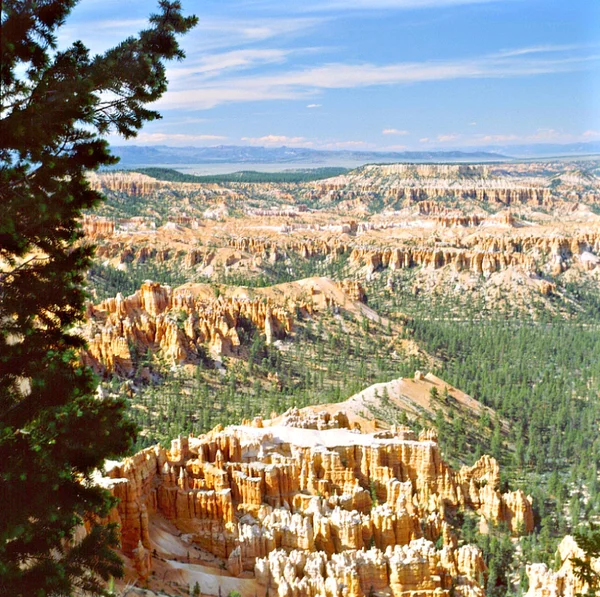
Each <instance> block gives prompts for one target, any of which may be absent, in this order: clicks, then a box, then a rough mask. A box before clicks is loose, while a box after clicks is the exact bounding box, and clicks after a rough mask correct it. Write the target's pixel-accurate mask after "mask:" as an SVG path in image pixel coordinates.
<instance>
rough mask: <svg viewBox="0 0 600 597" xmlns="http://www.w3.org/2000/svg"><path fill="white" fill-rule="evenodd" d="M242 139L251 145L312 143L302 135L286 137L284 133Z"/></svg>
mask: <svg viewBox="0 0 600 597" xmlns="http://www.w3.org/2000/svg"><path fill="white" fill-rule="evenodd" d="M241 140H242V141H246V143H250V144H251V145H298V144H302V145H305V146H307V145H312V142H310V141H307V140H306V139H305V138H304V137H287V136H286V135H265V136H264V137H242V139H241Z"/></svg>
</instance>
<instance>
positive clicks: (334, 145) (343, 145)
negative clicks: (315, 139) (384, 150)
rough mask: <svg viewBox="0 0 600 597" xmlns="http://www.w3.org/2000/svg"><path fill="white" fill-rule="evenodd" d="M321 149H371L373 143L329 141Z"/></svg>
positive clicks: (373, 145)
mask: <svg viewBox="0 0 600 597" xmlns="http://www.w3.org/2000/svg"><path fill="white" fill-rule="evenodd" d="M320 147H321V148H322V149H372V148H375V147H376V146H375V144H374V143H367V142H366V141H329V142H327V143H323V144H321V145H320Z"/></svg>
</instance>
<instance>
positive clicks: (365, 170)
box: [308, 164, 600, 207]
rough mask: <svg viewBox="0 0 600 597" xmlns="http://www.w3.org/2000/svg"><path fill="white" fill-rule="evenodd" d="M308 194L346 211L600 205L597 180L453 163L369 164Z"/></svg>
mask: <svg viewBox="0 0 600 597" xmlns="http://www.w3.org/2000/svg"><path fill="white" fill-rule="evenodd" d="M517 166H518V165H517ZM557 182H558V183H559V184H557ZM309 189H310V190H309V191H308V193H309V194H310V198H311V200H312V201H314V200H316V199H318V200H321V201H322V202H324V203H339V202H341V203H342V204H343V205H344V206H345V205H347V204H348V202H353V201H357V200H359V201H366V202H368V201H369V200H370V197H380V198H383V200H384V201H385V202H386V203H397V202H402V203H403V204H404V205H411V204H413V203H416V202H422V201H430V200H436V199H441V198H444V199H453V200H463V201H475V202H477V203H482V204H488V205H491V206H496V207H501V206H511V205H531V206H544V207H548V206H551V205H554V204H557V203H560V202H561V201H563V200H568V201H569V202H572V201H578V200H583V201H586V202H590V203H598V202H599V201H600V181H599V180H598V178H597V177H595V176H588V177H586V178H585V180H582V179H581V177H568V176H563V177H562V178H560V179H559V180H555V177H553V176H551V175H550V174H549V173H548V172H545V171H544V170H539V169H538V170H535V171H533V172H530V173H527V175H523V172H521V171H520V170H519V168H518V167H517V168H515V167H514V166H512V165H508V164H507V165H503V167H502V168H494V167H491V166H485V165H451V164H445V165H436V164H388V165H380V166H375V165H369V166H364V167H362V168H359V169H357V170H354V171H352V172H350V173H348V174H344V175H341V176H337V177H334V178H328V179H326V180H323V181H317V182H313V183H311V184H310V185H309Z"/></svg>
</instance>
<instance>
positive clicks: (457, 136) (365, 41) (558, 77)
mask: <svg viewBox="0 0 600 597" xmlns="http://www.w3.org/2000/svg"><path fill="white" fill-rule="evenodd" d="M182 3H183V6H184V10H185V12H187V13H191V12H193V13H195V14H196V15H197V16H198V17H199V19H200V23H199V25H198V27H197V28H196V29H195V30H194V31H193V32H191V33H190V34H188V35H187V36H186V37H185V38H184V39H183V40H182V45H183V47H184V48H185V51H186V53H187V58H186V60H185V61H184V62H181V63H176V64H172V65H170V66H169V69H168V74H169V80H170V85H169V91H168V92H167V94H166V95H165V96H164V97H163V98H162V99H161V100H160V101H159V102H157V104H156V107H157V108H158V109H159V110H160V111H161V113H162V114H163V117H164V118H163V120H161V121H159V122H156V123H151V124H149V125H147V126H146V127H145V128H144V130H143V131H142V132H141V133H140V135H139V136H138V138H137V139H135V140H134V141H132V143H134V144H164V145H174V146H175V145H197V146H200V145H221V144H223V145H265V146H281V145H288V146H302V147H314V148H318V149H367V150H389V149H392V150H399V151H401V150H404V149H447V148H448V149H449V148H457V147H468V146H484V145H511V144H521V143H538V142H540V143H541V142H551V143H570V142H577V141H595V140H600V0H295V1H293V2H291V1H288V0H229V1H228V0H203V1H198V0H182ZM153 8H154V5H153V3H150V2H148V0H82V1H81V3H80V4H79V6H78V7H77V8H76V9H75V11H74V13H73V15H72V16H71V18H70V19H69V21H68V23H67V25H66V26H65V27H64V28H63V30H62V32H61V36H60V39H61V42H62V43H63V44H65V43H68V42H70V41H73V40H74V39H82V40H83V41H84V42H85V43H86V44H87V45H88V46H89V47H90V48H91V49H92V50H93V51H95V52H99V51H102V50H103V49H106V48H108V47H110V46H111V45H114V44H115V43H117V42H118V41H119V40H121V39H122V38H123V37H125V36H127V35H129V34H131V33H134V32H136V31H137V30H139V29H140V28H142V27H144V24H145V19H146V18H147V16H148V13H149V12H151V11H152V10H153ZM111 141H113V142H114V143H116V144H122V143H123V141H121V140H119V139H117V138H113V139H111Z"/></svg>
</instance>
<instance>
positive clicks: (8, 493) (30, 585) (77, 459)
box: [0, 0, 196, 597]
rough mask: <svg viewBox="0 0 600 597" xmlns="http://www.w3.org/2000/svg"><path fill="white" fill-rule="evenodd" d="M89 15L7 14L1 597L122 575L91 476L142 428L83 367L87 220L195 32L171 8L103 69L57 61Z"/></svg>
mask: <svg viewBox="0 0 600 597" xmlns="http://www.w3.org/2000/svg"><path fill="white" fill-rule="evenodd" d="M76 4H77V0H35V1H34V0H4V2H2V4H1V5H0V6H1V9H2V19H1V31H0V92H1V94H0V205H1V206H2V214H1V216H0V503H1V504H2V515H1V516H0V594H2V595H11V596H16V597H19V596H23V597H30V596H34V595H35V596H36V597H42V596H45V595H58V594H60V595H71V594H72V593H73V591H74V590H76V589H81V590H85V591H88V592H89V593H92V594H105V591H104V589H103V588H102V587H103V582H102V580H106V579H107V578H108V577H109V576H110V575H114V576H119V575H120V574H121V573H122V563H121V561H120V559H119V558H118V556H117V555H116V554H115V552H114V551H113V550H112V549H111V548H113V547H115V546H116V545H117V535H116V529H115V527H114V525H113V526H111V525H108V526H102V525H99V524H98V517H102V516H105V515H106V514H107V513H108V511H109V509H110V507H111V506H112V505H113V504H114V502H113V500H112V499H111V498H110V494H109V493H108V492H107V491H106V490H105V489H102V488H100V487H98V486H97V485H95V484H94V483H93V479H92V473H93V471H94V470H95V469H96V468H98V467H101V466H102V465H103V462H104V460H105V459H106V458H108V457H114V456H116V455H119V454H122V453H123V452H124V450H126V449H127V448H128V446H129V445H130V443H131V440H132V438H133V436H134V428H133V425H132V424H131V423H129V422H127V421H126V420H125V418H124V411H125V402H124V401H123V400H111V399H101V398H96V397H95V396H94V394H93V392H94V389H95V380H94V378H93V376H92V374H91V372H90V371H89V370H87V369H85V368H83V367H82V366H81V364H80V361H79V360H78V352H79V351H80V350H81V348H82V347H83V346H84V342H83V340H82V339H81V337H80V336H79V335H78V334H77V332H76V326H77V325H78V324H79V323H80V321H81V320H82V317H83V307H84V301H85V292H84V289H83V280H84V273H85V270H86V269H87V268H88V267H89V264H90V259H91V256H92V254H93V248H92V247H91V246H89V245H86V244H85V243H84V242H83V240H82V232H81V226H80V224H79V220H80V218H81V215H82V210H85V209H89V208H91V207H93V206H94V205H96V204H97V203H98V202H99V201H100V200H101V199H102V196H101V195H100V194H99V193H98V192H96V191H94V190H92V189H91V188H90V185H89V183H88V181H87V179H86V171H87V170H90V169H92V170H93V169H97V168H98V167H100V166H103V165H109V164H114V163H115V162H116V161H117V160H116V159H115V158H114V157H112V156H111V155H110V152H109V149H108V144H107V142H106V141H105V140H104V139H102V135H104V134H106V133H109V132H116V133H118V134H120V135H122V136H124V137H132V136H135V134H136V132H137V131H138V130H139V129H140V128H141V127H142V125H143V124H144V122H147V121H151V120H155V119H157V118H159V117H160V115H159V114H158V113H157V112H155V111H152V110H148V109H147V108H146V107H145V106H146V104H148V103H149V102H152V101H155V100H156V99H158V98H159V97H161V95H162V94H163V93H164V92H165V90H166V85H167V81H166V77H165V66H164V62H165V61H167V60H173V59H181V58H183V56H184V55H183V52H182V50H181V49H180V48H179V45H178V42H177V36H178V35H179V34H183V33H185V32H187V31H188V30H189V29H190V28H191V27H193V26H194V25H195V23H196V18H195V17H187V18H186V17H184V16H183V15H182V13H181V6H180V4H179V2H168V1H167V0H161V1H160V3H159V12H158V14H155V15H153V16H151V17H150V25H149V27H148V28H147V29H145V30H144V31H142V32H140V33H139V35H138V36H135V37H130V38H128V39H126V40H125V41H123V42H122V43H121V44H119V45H118V46H117V47H115V48H113V49H110V50H108V51H107V52H105V53H104V54H101V55H97V56H90V53H89V51H88V49H87V48H86V47H85V46H84V45H83V43H81V42H80V41H77V42H75V43H73V44H72V45H71V46H70V47H68V48H66V49H64V50H62V49H58V47H57V31H58V29H59V28H60V27H61V26H62V25H64V23H65V20H66V18H67V17H68V15H69V13H70V12H71V11H72V9H73V8H74V6H75V5H76ZM83 523H85V525H86V528H87V533H86V534H85V537H84V538H83V539H81V534H80V533H76V531H77V530H78V529H81V528H83V527H82V525H83Z"/></svg>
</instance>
